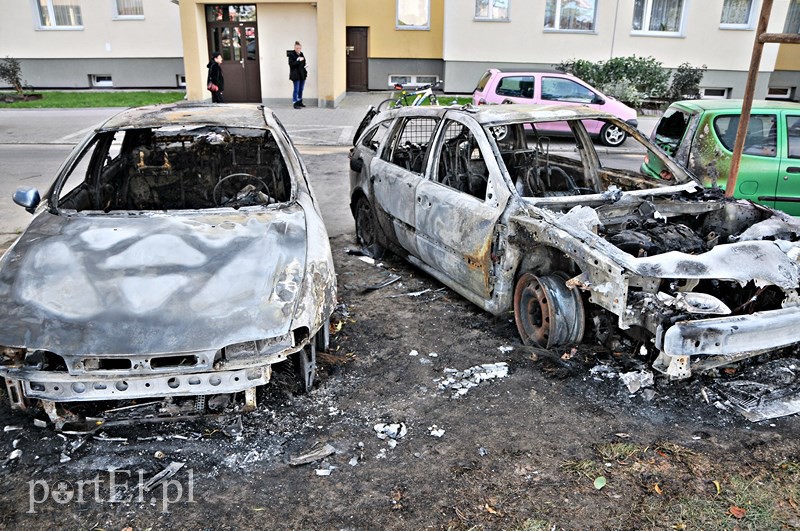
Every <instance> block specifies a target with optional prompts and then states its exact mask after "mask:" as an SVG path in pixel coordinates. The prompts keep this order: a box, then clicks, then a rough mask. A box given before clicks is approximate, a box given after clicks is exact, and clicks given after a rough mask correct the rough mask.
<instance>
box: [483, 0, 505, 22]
mask: <svg viewBox="0 0 800 531" xmlns="http://www.w3.org/2000/svg"><path fill="white" fill-rule="evenodd" d="M508 2H509V0H475V20H508Z"/></svg>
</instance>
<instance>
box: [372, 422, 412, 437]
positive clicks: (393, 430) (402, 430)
mask: <svg viewBox="0 0 800 531" xmlns="http://www.w3.org/2000/svg"><path fill="white" fill-rule="evenodd" d="M374 429H375V433H376V434H377V435H378V439H381V440H383V439H386V438H389V439H402V438H403V437H405V436H406V433H408V428H406V425H405V423H404V422H399V423H394V424H384V423H382V422H379V423H378V424H375V426H374Z"/></svg>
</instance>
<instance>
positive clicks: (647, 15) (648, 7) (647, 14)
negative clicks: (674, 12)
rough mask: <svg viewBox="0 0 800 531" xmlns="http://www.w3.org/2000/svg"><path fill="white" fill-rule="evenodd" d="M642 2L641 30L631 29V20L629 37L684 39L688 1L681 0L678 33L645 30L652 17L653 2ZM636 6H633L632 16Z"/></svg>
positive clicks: (646, 0)
mask: <svg viewBox="0 0 800 531" xmlns="http://www.w3.org/2000/svg"><path fill="white" fill-rule="evenodd" d="M643 1H644V3H645V4H644V14H643V16H642V29H640V30H637V29H634V28H633V20H631V35H633V36H642V37H673V38H674V37H679V38H683V37H685V34H684V32H685V30H686V17H687V15H686V13H687V11H688V10H687V9H686V8H687V4H688V3H689V0H681V17H680V25H679V27H678V31H655V30H650V29H645V28H649V27H650V20H651V19H652V16H653V1H654V0H643ZM635 9H636V5H635V4H634V14H635Z"/></svg>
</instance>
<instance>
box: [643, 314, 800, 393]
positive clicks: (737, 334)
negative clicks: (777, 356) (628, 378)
mask: <svg viewBox="0 0 800 531" xmlns="http://www.w3.org/2000/svg"><path fill="white" fill-rule="evenodd" d="M798 323H800V307H798V306H792V307H789V308H782V309H780V310H769V311H764V312H756V313H754V314H751V315H734V316H728V317H716V318H711V319H698V320H694V321H682V322H679V323H676V324H675V325H673V326H671V327H670V328H668V329H667V330H666V332H665V333H664V335H663V339H662V341H661V344H660V345H659V348H660V350H661V356H659V360H656V364H655V366H656V368H657V369H659V370H662V372H666V373H667V374H669V375H670V376H673V377H675V378H687V377H689V376H690V375H691V366H690V361H689V360H690V358H691V357H693V356H705V357H712V356H716V357H722V358H724V359H729V360H731V361H733V360H737V359H744V358H747V357H750V356H755V355H758V354H761V353H763V352H769V351H772V350H778V349H781V348H784V347H788V346H789V345H792V344H794V343H798V342H800V331H798V328H797V327H798Z"/></svg>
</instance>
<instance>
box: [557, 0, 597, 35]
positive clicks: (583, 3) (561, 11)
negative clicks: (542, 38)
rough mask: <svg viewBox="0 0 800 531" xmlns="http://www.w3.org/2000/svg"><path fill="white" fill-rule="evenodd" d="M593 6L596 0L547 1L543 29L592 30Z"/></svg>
mask: <svg viewBox="0 0 800 531" xmlns="http://www.w3.org/2000/svg"><path fill="white" fill-rule="evenodd" d="M559 4H560V5H559ZM595 4H596V0H561V2H558V1H557V0H547V4H546V5H545V12H544V27H545V28H554V29H562V30H593V29H594V13H595V7H596V6H595ZM556 23H557V24H558V25H556Z"/></svg>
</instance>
